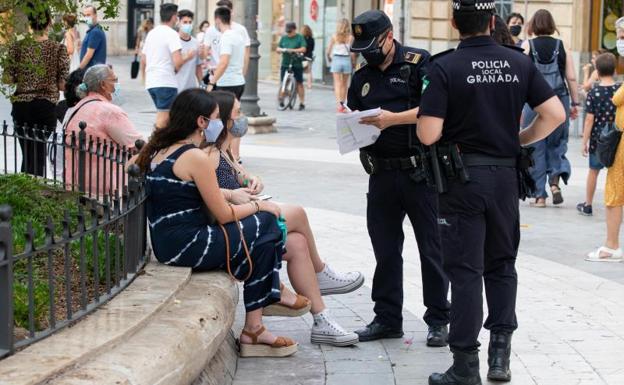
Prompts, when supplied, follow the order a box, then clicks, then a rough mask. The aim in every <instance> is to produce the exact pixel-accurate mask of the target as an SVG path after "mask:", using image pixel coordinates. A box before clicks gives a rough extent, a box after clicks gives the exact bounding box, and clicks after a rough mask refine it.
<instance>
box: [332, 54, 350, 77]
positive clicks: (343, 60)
mask: <svg viewBox="0 0 624 385" xmlns="http://www.w3.org/2000/svg"><path fill="white" fill-rule="evenodd" d="M352 69H353V67H352V66H351V56H340V55H334V56H332V61H331V67H329V72H331V73H339V74H350V73H351V70H352Z"/></svg>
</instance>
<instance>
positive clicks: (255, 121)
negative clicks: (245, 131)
mask: <svg viewBox="0 0 624 385" xmlns="http://www.w3.org/2000/svg"><path fill="white" fill-rule="evenodd" d="M247 120H248V124H249V134H251V135H256V134H269V133H272V132H277V128H276V127H275V122H276V121H277V119H275V118H273V117H271V116H256V117H248V118H247Z"/></svg>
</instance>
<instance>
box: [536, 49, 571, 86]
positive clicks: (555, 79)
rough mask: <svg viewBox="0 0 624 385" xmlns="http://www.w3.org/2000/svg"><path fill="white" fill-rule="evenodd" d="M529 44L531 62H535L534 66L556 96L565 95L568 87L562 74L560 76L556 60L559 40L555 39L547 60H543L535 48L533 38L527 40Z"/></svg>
mask: <svg viewBox="0 0 624 385" xmlns="http://www.w3.org/2000/svg"><path fill="white" fill-rule="evenodd" d="M529 45H530V47H531V55H533V62H534V63H535V67H537V69H538V70H539V72H541V73H542V75H543V76H544V79H546V82H547V83H548V84H549V85H550V87H551V88H552V89H553V91H555V94H556V95H557V96H562V95H566V94H567V93H568V89H567V87H566V85H565V82H564V80H563V76H561V71H559V63H558V62H557V58H558V56H559V48H560V47H561V40H557V43H556V46H555V50H554V52H553V54H552V57H551V58H550V60H549V61H543V60H542V59H541V58H540V57H539V54H538V53H537V50H536V49H535V45H534V43H533V40H529Z"/></svg>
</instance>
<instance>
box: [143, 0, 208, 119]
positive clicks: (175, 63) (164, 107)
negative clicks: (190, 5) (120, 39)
mask: <svg viewBox="0 0 624 385" xmlns="http://www.w3.org/2000/svg"><path fill="white" fill-rule="evenodd" d="M160 20H161V24H160V25H159V26H158V27H156V28H154V29H153V30H151V31H150V32H149V33H148V34H147V38H146V39H145V44H144V45H143V51H142V53H141V63H142V64H143V68H145V89H146V90H147V91H148V92H149V94H150V96H151V97H152V100H153V101H154V105H155V106H156V128H160V127H164V126H165V125H166V124H167V122H168V120H169V109H170V108H171V104H173V100H174V99H175V97H176V96H177V94H178V79H176V72H177V71H179V70H180V68H182V66H183V65H184V64H185V63H186V62H188V61H191V60H194V59H195V57H196V56H197V51H190V52H188V53H186V54H185V55H184V56H183V55H182V44H181V43H180V37H179V36H178V33H177V32H176V31H175V30H174V29H173V27H174V26H175V25H176V24H177V23H178V6H177V5H175V4H171V3H165V4H162V5H161V6H160Z"/></svg>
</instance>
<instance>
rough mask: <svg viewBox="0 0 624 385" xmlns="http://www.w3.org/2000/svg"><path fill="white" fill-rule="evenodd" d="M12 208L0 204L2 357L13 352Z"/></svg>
mask: <svg viewBox="0 0 624 385" xmlns="http://www.w3.org/2000/svg"><path fill="white" fill-rule="evenodd" d="M11 216H12V210H11V207H10V206H8V205H2V206H0V358H2V357H3V356H5V355H7V354H9V353H12V352H13V232H12V231H11V222H10V220H11Z"/></svg>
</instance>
